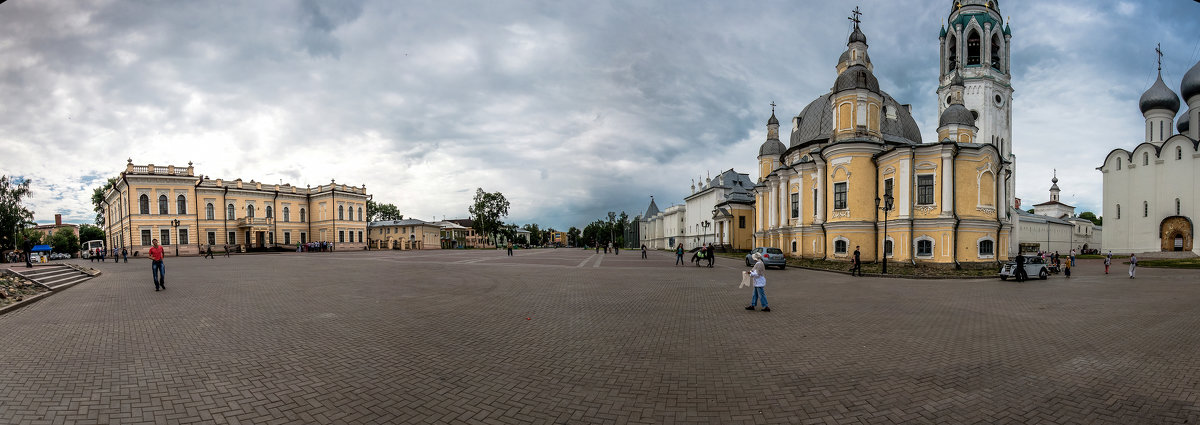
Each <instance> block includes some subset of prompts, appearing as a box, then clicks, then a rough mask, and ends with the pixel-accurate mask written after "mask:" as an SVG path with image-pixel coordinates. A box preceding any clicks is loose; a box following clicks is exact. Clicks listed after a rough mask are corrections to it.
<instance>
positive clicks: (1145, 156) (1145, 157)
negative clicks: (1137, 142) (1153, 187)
mask: <svg viewBox="0 0 1200 425" xmlns="http://www.w3.org/2000/svg"><path fill="white" fill-rule="evenodd" d="M1142 165H1150V152H1142Z"/></svg>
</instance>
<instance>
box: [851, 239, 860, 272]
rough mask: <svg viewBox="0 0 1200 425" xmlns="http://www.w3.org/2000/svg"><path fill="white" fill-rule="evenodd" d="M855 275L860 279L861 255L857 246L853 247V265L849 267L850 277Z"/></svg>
mask: <svg viewBox="0 0 1200 425" xmlns="http://www.w3.org/2000/svg"><path fill="white" fill-rule="evenodd" d="M855 273H858V276H859V277H862V253H861V252H859V250H858V245H855V246H854V263H853V265H851V267H850V276H854V274H855Z"/></svg>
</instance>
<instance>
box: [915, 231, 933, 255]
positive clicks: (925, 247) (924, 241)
mask: <svg viewBox="0 0 1200 425" xmlns="http://www.w3.org/2000/svg"><path fill="white" fill-rule="evenodd" d="M913 245H915V250H914V252H916V253H917V257H918V258H932V257H933V238H931V237H929V236H921V237H919V238H917V239H916V240H914V241H913Z"/></svg>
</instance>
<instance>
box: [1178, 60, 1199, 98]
mask: <svg viewBox="0 0 1200 425" xmlns="http://www.w3.org/2000/svg"><path fill="white" fill-rule="evenodd" d="M1179 93H1180V94H1182V95H1183V99H1184V100H1188V99H1191V98H1192V96H1195V95H1198V94H1200V62H1196V64H1195V65H1192V69H1189V70H1188V72H1187V73H1186V74H1183V81H1182V82H1180V83H1179Z"/></svg>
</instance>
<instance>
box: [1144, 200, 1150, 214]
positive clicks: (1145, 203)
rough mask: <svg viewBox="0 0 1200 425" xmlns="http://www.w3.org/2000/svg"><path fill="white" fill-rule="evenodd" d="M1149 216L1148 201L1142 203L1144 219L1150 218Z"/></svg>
mask: <svg viewBox="0 0 1200 425" xmlns="http://www.w3.org/2000/svg"><path fill="white" fill-rule="evenodd" d="M1149 216H1150V203H1149V202H1147V201H1142V217H1149Z"/></svg>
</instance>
